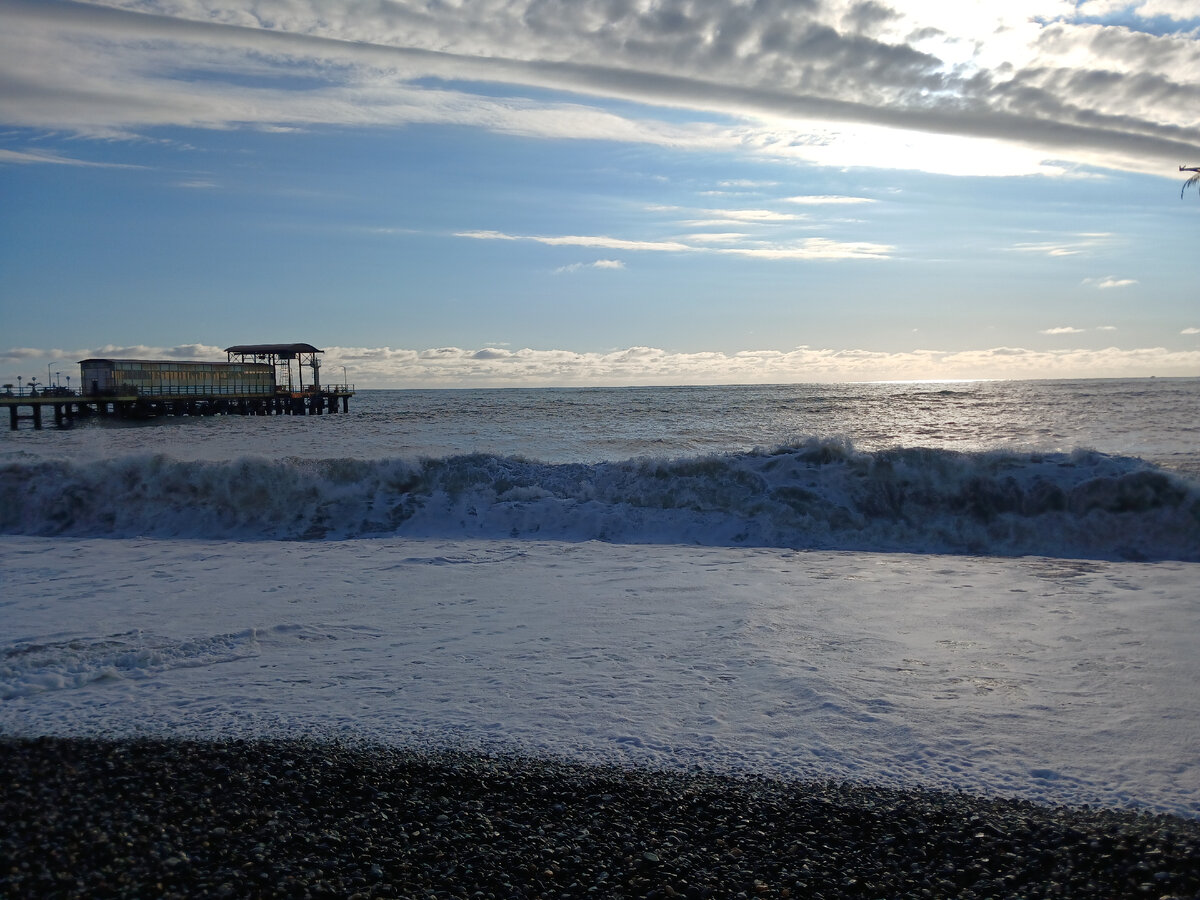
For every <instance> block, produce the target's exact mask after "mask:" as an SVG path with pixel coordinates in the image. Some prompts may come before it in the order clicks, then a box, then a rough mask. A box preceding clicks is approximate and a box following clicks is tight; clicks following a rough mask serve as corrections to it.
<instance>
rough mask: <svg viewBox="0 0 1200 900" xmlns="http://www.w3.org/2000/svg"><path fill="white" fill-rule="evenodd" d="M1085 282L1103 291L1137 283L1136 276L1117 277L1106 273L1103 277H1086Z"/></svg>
mask: <svg viewBox="0 0 1200 900" xmlns="http://www.w3.org/2000/svg"><path fill="white" fill-rule="evenodd" d="M1083 283H1084V284H1086V285H1090V286H1091V287H1094V288H1097V289H1098V290H1101V291H1107V290H1112V289H1113V288H1123V287H1132V286H1133V285H1135V284H1137V283H1138V282H1137V279H1136V278H1117V277H1116V276H1115V275H1105V276H1104V277H1103V278H1085V279H1083Z"/></svg>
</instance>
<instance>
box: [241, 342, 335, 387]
mask: <svg viewBox="0 0 1200 900" xmlns="http://www.w3.org/2000/svg"><path fill="white" fill-rule="evenodd" d="M324 352H325V351H324V350H318V349H317V348H316V347H314V346H313V345H312V344H238V345H237V346H236V347H226V348H225V353H226V357H227V359H228V360H229V362H265V363H268V364H270V365H272V366H274V367H275V383H276V384H277V385H278V386H279V387H280V388H283V387H285V386H286V388H287V390H288V392H289V393H302V392H304V391H305V384H304V368H305V366H307V367H308V368H310V369H312V381H311V382H309V384H308V386H307V390H308V391H320V390H321V359H320V354H322V353H324ZM292 360H295V361H296V377H297V378H298V379H299V381H300V384H299V385H298V386H297V385H296V384H295V382H293V380H292ZM284 369H286V370H287V374H286V377H281V376H282V375H283V374H284V371H283V370H284Z"/></svg>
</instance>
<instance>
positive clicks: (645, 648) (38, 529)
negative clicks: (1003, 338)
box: [0, 380, 1200, 815]
mask: <svg viewBox="0 0 1200 900" xmlns="http://www.w3.org/2000/svg"><path fill="white" fill-rule="evenodd" d="M1198 398H1200V381H1197V380H1171V381H1166V380H1146V381H1133V382H1120V381H1113V382H1048V383H1017V384H1015V385H1014V384H1009V385H1001V384H988V385H954V386H936V385H884V386H877V385H869V386H834V387H829V386H793V387H782V388H671V389H649V388H647V389H634V390H627V391H619V390H599V389H597V390H590V391H589V390H581V391H480V392H461V391H454V392H445V393H439V392H380V393H378V394H368V395H363V396H362V397H360V398H356V399H355V401H352V403H353V404H354V406H353V411H352V412H351V413H350V414H349V415H335V416H328V415H327V416H323V417H310V418H296V419H293V418H290V417H278V418H274V417H272V418H257V419H241V418H238V417H214V418H202V419H194V420H190V419H187V418H181V419H164V420H159V421H156V422H153V423H148V424H138V425H128V424H126V425H121V424H115V425H111V424H110V425H104V424H98V423H88V424H84V425H81V426H80V427H76V428H75V429H73V430H69V431H55V430H53V429H47V430H46V431H43V432H37V433H34V432H32V431H23V432H19V433H15V434H13V433H8V434H6V435H5V436H4V439H3V443H0V533H3V536H2V537H0V575H2V577H3V585H4V589H3V591H2V592H0V623H2V624H0V732H2V733H7V734H47V733H52V734H60V733H61V734H91V733H103V734H109V735H111V734H144V733H153V734H187V735H191V736H222V737H231V736H247V735H256V734H264V733H270V734H292V735H295V734H314V735H324V736H328V735H335V736H353V737H365V738H369V739H373V740H382V741H389V742H401V743H413V742H415V743H440V744H445V743H449V744H455V745H468V746H480V745H482V746H488V747H496V746H502V747H509V748H515V749H519V750H524V751H527V752H534V753H548V754H554V755H562V756H567V757H572V758H583V759H587V760H604V761H618V762H629V763H638V764H652V765H661V766H688V765H706V766H711V767H715V768H732V769H738V770H751V771H763V772H768V773H773V774H782V775H786V776H789V777H825V776H834V777H845V778H858V779H865V780H875V781H886V782H889V783H896V784H901V785H903V784H914V783H920V784H925V785H932V786H939V787H949V788H954V789H965V790H971V791H977V792H981V793H993V794H1004V795H1018V796H1025V797H1030V798H1033V799H1037V800H1041V801H1046V802H1070V803H1085V802H1086V803H1100V804H1107V805H1114V806H1128V805H1132V806H1142V807H1147V808H1152V809H1162V810H1169V811H1173V812H1180V813H1182V814H1185V815H1200V700H1198V695H1197V694H1196V692H1195V691H1194V690H1193V688H1192V686H1193V685H1194V684H1195V683H1196V680H1197V677H1198V676H1200V656H1198V655H1197V654H1195V652H1194V648H1193V647H1192V643H1193V638H1194V635H1195V634H1196V633H1197V631H1198V627H1200V603H1198V602H1197V597H1200V592H1198V590H1197V588H1198V586H1200V562H1197V560H1200V502H1198V496H1200V495H1198V487H1197V481H1196V477H1195V473H1196V472H1198V471H1200V466H1197V442H1196V440H1195V438H1196V434H1197V431H1196V429H1197V422H1198V420H1200V413H1198V412H1197V410H1198V405H1197V401H1198ZM946 554H952V555H946Z"/></svg>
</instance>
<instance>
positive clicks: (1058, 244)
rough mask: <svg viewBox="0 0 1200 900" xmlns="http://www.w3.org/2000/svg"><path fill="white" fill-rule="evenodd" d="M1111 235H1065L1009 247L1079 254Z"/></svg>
mask: <svg viewBox="0 0 1200 900" xmlns="http://www.w3.org/2000/svg"><path fill="white" fill-rule="evenodd" d="M1111 237H1112V235H1111V234H1106V233H1084V234H1076V235H1069V236H1068V235H1064V236H1063V237H1062V238H1060V239H1058V240H1053V241H1028V242H1023V243H1020V244H1014V245H1013V246H1012V247H1011V248H1009V249H1011V250H1015V251H1016V252H1018V253H1038V254H1042V255H1044V256H1078V255H1080V254H1083V253H1087V252H1088V251H1090V250H1094V249H1096V248H1097V247H1100V246H1102V245H1103V244H1105V243H1107V242H1108V240H1109V239H1111Z"/></svg>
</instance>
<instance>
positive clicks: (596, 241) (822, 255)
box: [455, 231, 896, 260]
mask: <svg viewBox="0 0 1200 900" xmlns="http://www.w3.org/2000/svg"><path fill="white" fill-rule="evenodd" d="M728 236H729V235H725V236H724V237H728ZM455 237H461V238H470V239H474V240H484V241H534V242H536V243H539V244H547V245H549V246H552V247H554V246H558V247H563V246H566V247H596V248H602V249H607V250H628V251H655V252H666V253H713V254H723V255H729V256H741V257H746V258H751V259H774V260H783V259H791V260H806V259H808V260H815V259H830V260H832V259H889V258H890V257H891V255H892V253H893V252H894V251H895V249H896V248H895V247H893V246H891V245H888V244H875V243H871V242H867V241H835V240H831V239H829V238H815V237H814V238H804V239H802V240H796V241H790V242H784V243H778V244H772V243H767V242H753V241H751V242H747V243H745V244H743V245H741V246H736V247H712V246H707V244H708V243H712V241H706V240H704V239H703V238H702V239H701V240H700V241H698V242H697V243H691V244H688V243H684V242H683V241H679V240H670V241H634V240H627V239H625V238H614V237H608V236H605V235H559V236H553V235H517V234H506V233H504V232H499V231H459V232H456V233H455Z"/></svg>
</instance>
